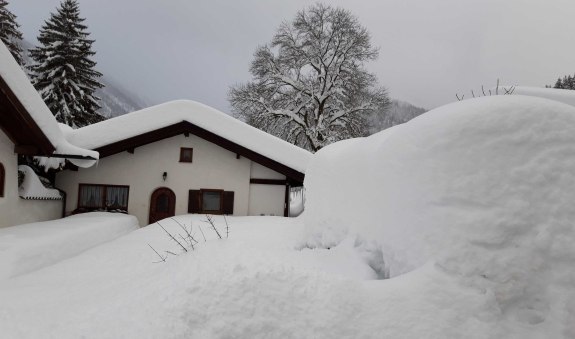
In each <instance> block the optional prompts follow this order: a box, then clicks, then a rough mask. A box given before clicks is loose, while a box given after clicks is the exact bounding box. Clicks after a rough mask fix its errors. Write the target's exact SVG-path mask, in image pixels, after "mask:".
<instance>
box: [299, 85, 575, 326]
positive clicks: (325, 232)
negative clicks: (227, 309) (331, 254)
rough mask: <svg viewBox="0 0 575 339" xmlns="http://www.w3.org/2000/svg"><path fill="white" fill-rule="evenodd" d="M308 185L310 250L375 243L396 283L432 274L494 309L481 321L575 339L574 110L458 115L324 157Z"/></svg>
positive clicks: (527, 100)
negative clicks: (350, 241)
mask: <svg viewBox="0 0 575 339" xmlns="http://www.w3.org/2000/svg"><path fill="white" fill-rule="evenodd" d="M305 186H306V191H307V201H306V213H305V214H304V218H305V223H306V227H307V228H308V231H309V235H308V238H307V239H308V240H307V245H308V246H309V247H332V246H337V245H338V244H339V243H341V242H342V241H343V240H344V239H346V238H348V237H352V238H357V239H364V240H365V241H366V242H369V241H371V242H374V243H375V244H377V246H378V247H379V248H381V252H380V253H378V252H377V251H372V252H373V253H375V255H379V256H380V259H382V260H383V263H384V265H385V268H384V271H385V273H386V274H387V275H388V276H389V277H391V278H393V277H397V276H399V275H402V274H405V273H408V272H411V271H413V270H415V269H417V268H420V267H424V266H425V264H428V263H431V264H434V267H435V268H436V269H437V270H439V271H442V272H445V273H446V274H448V275H450V276H452V277H453V279H455V280H456V281H458V284H461V285H462V286H467V287H471V288H473V289H476V290H477V291H479V293H483V294H485V295H486V296H488V297H489V299H491V302H490V304H489V305H488V307H487V308H486V310H485V312H483V313H482V314H480V315H479V314H478V315H476V316H477V317H479V318H480V319H481V320H485V321H487V320H489V319H491V320H493V319H500V320H501V319H511V320H510V321H515V322H520V323H523V324H525V325H524V326H536V325H539V324H542V323H544V326H549V327H548V328H554V329H560V328H563V329H564V331H563V332H562V333H563V335H564V336H565V337H574V336H575V329H573V328H572V327H573V326H572V324H574V323H575V266H573V263H574V262H575V246H574V244H575V227H574V226H575V225H574V223H575V208H573V203H574V202H575V189H574V187H575V108H573V107H571V106H568V105H565V104H562V103H559V102H555V101H550V100H546V99H541V98H535V97H527V96H520V95H513V96H494V97H485V98H479V99H473V100H466V101H462V102H458V103H454V104H450V105H447V106H444V107H440V108H438V109H435V110H433V111H430V112H428V113H426V114H424V115H422V116H420V117H418V118H415V119H414V120H412V121H410V122H408V123H406V124H403V125H399V126H397V127H394V128H391V129H388V130H385V131H383V132H381V133H378V134H375V135H373V136H371V137H368V138H361V139H353V140H347V141H343V142H338V143H336V144H333V145H330V146H328V147H326V148H324V149H322V150H321V151H320V152H318V153H317V154H316V155H315V157H314V158H313V160H312V162H311V164H310V166H309V167H308V171H307V174H306V181H305ZM373 259H374V258H373V257H372V258H371V260H373ZM376 261H377V260H376ZM454 307H456V306H455V305H454ZM542 326H543V325H542ZM560 331H561V330H560Z"/></svg>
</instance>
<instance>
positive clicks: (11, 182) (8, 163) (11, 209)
mask: <svg viewBox="0 0 575 339" xmlns="http://www.w3.org/2000/svg"><path fill="white" fill-rule="evenodd" d="M0 114H2V112H1V111H0ZM0 162H1V163H2V165H4V170H5V171H6V178H5V180H6V181H5V186H4V197H0V227H7V226H14V225H20V224H27V223H31V222H37V221H46V220H53V219H57V218H59V217H60V216H61V212H62V201H60V200H24V199H21V198H20V197H19V196H18V157H17V155H16V154H14V144H13V143H12V141H10V139H9V138H8V137H7V136H6V134H4V132H3V131H2V130H0Z"/></svg>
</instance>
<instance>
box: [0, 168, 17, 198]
mask: <svg viewBox="0 0 575 339" xmlns="http://www.w3.org/2000/svg"><path fill="white" fill-rule="evenodd" d="M18 176H19V175H18ZM5 181H6V171H5V170H4V165H2V163H0V197H4V182H5ZM19 182H20V180H18V183H19Z"/></svg>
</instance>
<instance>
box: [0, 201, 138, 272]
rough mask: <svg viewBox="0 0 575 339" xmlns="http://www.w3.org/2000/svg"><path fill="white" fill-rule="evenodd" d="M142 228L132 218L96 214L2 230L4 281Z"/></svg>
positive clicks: (0, 263) (0, 267) (0, 252)
mask: <svg viewBox="0 0 575 339" xmlns="http://www.w3.org/2000/svg"><path fill="white" fill-rule="evenodd" d="M138 226H139V225H138V220H137V219H136V217H134V216H132V215H126V214H118V213H104V212H94V213H86V214H79V215H73V216H70V217H68V218H64V219H58V220H52V221H44V222H35V223H31V224H25V225H18V226H12V227H6V228H0V281H1V280H3V279H6V278H10V277H15V276H18V275H21V274H24V273H28V272H31V271H35V270H38V269H41V268H43V267H46V266H50V265H53V264H55V263H57V262H60V261H62V260H65V259H68V258H71V257H74V256H76V255H78V254H79V253H81V252H83V251H86V250H87V249H89V248H92V247H94V246H97V245H100V244H102V243H105V242H108V241H111V240H113V239H116V238H118V237H120V236H122V235H124V234H126V233H129V232H131V231H133V230H135V229H137V228H138Z"/></svg>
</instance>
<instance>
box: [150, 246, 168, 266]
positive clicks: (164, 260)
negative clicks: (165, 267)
mask: <svg viewBox="0 0 575 339" xmlns="http://www.w3.org/2000/svg"><path fill="white" fill-rule="evenodd" d="M148 246H150V248H151V249H152V250H153V251H154V252H156V254H157V255H158V257H160V260H162V261H163V262H166V257H162V256H161V255H160V253H158V251H156V250H155V249H154V248H153V247H152V245H150V244H148ZM159 262H160V261H154V264H157V263H159Z"/></svg>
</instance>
